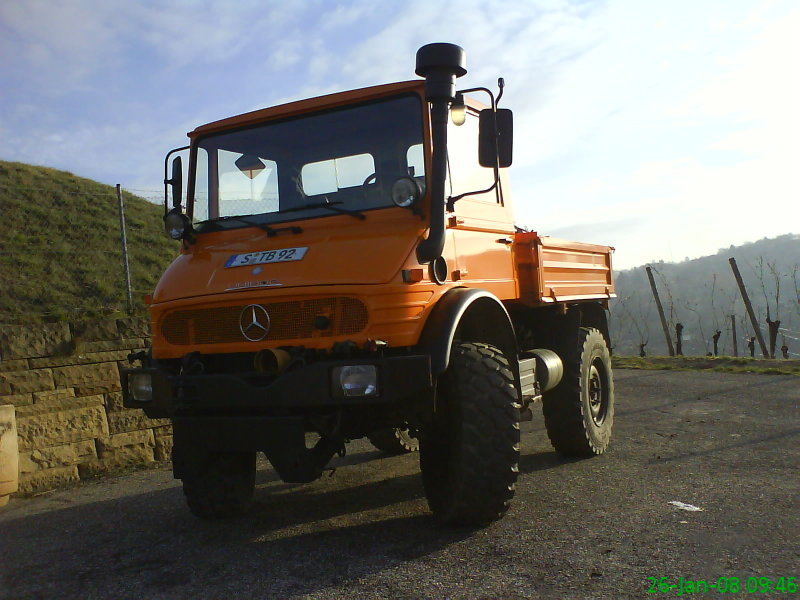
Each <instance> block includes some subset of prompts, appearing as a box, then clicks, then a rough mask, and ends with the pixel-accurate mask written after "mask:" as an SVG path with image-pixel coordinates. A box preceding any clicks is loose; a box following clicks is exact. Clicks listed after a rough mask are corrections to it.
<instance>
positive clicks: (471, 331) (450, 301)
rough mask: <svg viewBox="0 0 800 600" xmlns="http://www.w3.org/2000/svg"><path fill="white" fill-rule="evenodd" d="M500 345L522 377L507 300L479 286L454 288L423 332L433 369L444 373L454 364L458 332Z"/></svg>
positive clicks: (423, 343) (421, 343) (473, 339)
mask: <svg viewBox="0 0 800 600" xmlns="http://www.w3.org/2000/svg"><path fill="white" fill-rule="evenodd" d="M457 335H458V337H459V338H460V339H462V340H468V341H471V342H485V343H487V344H492V345H493V346H496V347H497V348H499V349H500V350H501V351H502V352H503V354H504V355H505V356H506V358H507V359H508V362H509V363H510V364H511V368H512V370H513V371H514V374H515V376H516V377H517V378H518V377H519V365H518V363H517V360H516V359H517V342H516V337H515V335H514V326H513V325H512V324H511V318H510V317H509V316H508V311H507V310H506V308H505V306H503V303H502V302H500V300H499V299H498V298H497V296H495V295H494V294H492V293H490V292H487V291H486V290H482V289H477V288H464V287H461V288H454V289H452V290H450V291H449V292H447V293H446V294H445V295H444V296H442V298H441V299H440V300H439V302H438V303H437V304H436V306H435V307H434V309H433V310H432V311H431V314H430V316H429V317H428V320H427V321H426V322H425V327H424V329H423V331H422V335H421V336H420V341H419V346H420V350H421V351H422V352H425V353H426V354H428V355H429V356H430V357H431V372H432V374H433V375H434V376H436V375H441V374H442V373H444V372H445V371H446V370H447V367H448V365H449V364H450V351H451V350H452V347H453V343H454V340H455V339H456V336H457Z"/></svg>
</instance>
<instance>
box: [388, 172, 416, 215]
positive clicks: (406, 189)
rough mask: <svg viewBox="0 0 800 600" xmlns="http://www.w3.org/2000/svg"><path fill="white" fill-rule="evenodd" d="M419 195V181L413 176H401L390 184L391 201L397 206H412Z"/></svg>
mask: <svg viewBox="0 0 800 600" xmlns="http://www.w3.org/2000/svg"><path fill="white" fill-rule="evenodd" d="M421 195H422V190H421V189H420V185H419V182H418V181H417V180H416V179H414V178H413V177H401V178H400V179H398V180H397V181H395V182H394V183H393V184H392V202H394V203H395V204H396V205H397V206H402V207H403V208H408V207H409V206H413V205H414V203H415V202H416V201H417V200H419V197H420V196H421Z"/></svg>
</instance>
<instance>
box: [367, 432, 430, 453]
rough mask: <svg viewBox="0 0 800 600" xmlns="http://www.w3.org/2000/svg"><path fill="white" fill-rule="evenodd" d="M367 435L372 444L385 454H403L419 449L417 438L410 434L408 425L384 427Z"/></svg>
mask: <svg viewBox="0 0 800 600" xmlns="http://www.w3.org/2000/svg"><path fill="white" fill-rule="evenodd" d="M367 437H368V438H369V441H370V442H372V445H373V446H375V447H376V448H377V449H378V450H380V451H381V452H385V453H386V454H405V453H407V452H416V451H417V450H419V440H418V439H417V438H416V437H414V436H413V435H411V433H410V432H409V430H408V427H384V428H383V429H378V430H377V431H373V432H372V433H370V434H369V435H368V436H367Z"/></svg>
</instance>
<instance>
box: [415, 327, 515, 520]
mask: <svg viewBox="0 0 800 600" xmlns="http://www.w3.org/2000/svg"><path fill="white" fill-rule="evenodd" d="M519 408H520V405H519V402H518V396H517V390H516V387H515V384H514V374H513V372H512V371H511V368H510V366H509V364H508V360H506V358H505V357H504V356H503V354H502V352H500V350H498V349H497V348H495V347H494V346H490V345H489V344H481V343H461V344H459V345H457V346H456V347H455V348H454V349H453V351H452V355H451V357H450V366H449V368H448V369H447V372H445V374H444V375H443V376H442V377H441V378H440V381H439V399H438V406H437V413H436V415H435V418H434V423H433V425H432V426H429V427H427V428H426V429H425V430H424V431H423V436H422V439H421V440H420V467H421V470H422V481H423V484H424V486H425V494H426V496H427V498H428V504H429V506H430V508H431V510H432V511H433V514H434V516H435V517H436V518H437V519H438V520H439V521H441V522H442V523H447V524H462V525H483V524H486V523H489V522H491V521H494V520H496V519H499V518H500V517H502V516H503V515H504V514H505V513H506V511H507V510H508V508H509V505H510V502H511V499H512V498H513V497H514V489H515V484H516V481H517V474H518V466H517V465H518V462H519Z"/></svg>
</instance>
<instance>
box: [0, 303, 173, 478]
mask: <svg viewBox="0 0 800 600" xmlns="http://www.w3.org/2000/svg"><path fill="white" fill-rule="evenodd" d="M149 335H150V333H149V325H148V323H147V321H146V320H145V319H136V318H127V319H105V320H98V321H91V322H83V323H73V324H70V323H52V324H43V325H32V326H16V325H0V405H1V404H13V405H14V406H15V407H16V415H17V434H18V438H19V451H20V457H19V458H20V460H19V465H20V466H19V469H20V480H19V488H20V493H33V492H42V491H46V490H51V489H55V488H57V487H59V486H61V485H63V484H65V483H68V482H71V481H78V480H80V479H84V478H90V477H95V476H97V475H101V474H104V473H108V472H113V471H117V470H120V469H123V468H127V467H130V466H134V465H143V464H147V463H152V462H154V461H164V460H169V457H170V453H171V450H172V430H171V427H170V425H169V421H168V420H164V419H161V420H156V419H148V418H147V417H146V416H145V415H144V413H143V412H142V411H140V410H131V409H126V408H124V407H123V406H122V394H121V392H120V378H119V368H120V367H121V366H125V365H126V364H127V360H126V359H127V356H128V354H129V353H130V352H136V351H139V350H143V349H145V348H146V347H147V346H148V345H149V343H150V340H149Z"/></svg>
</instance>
